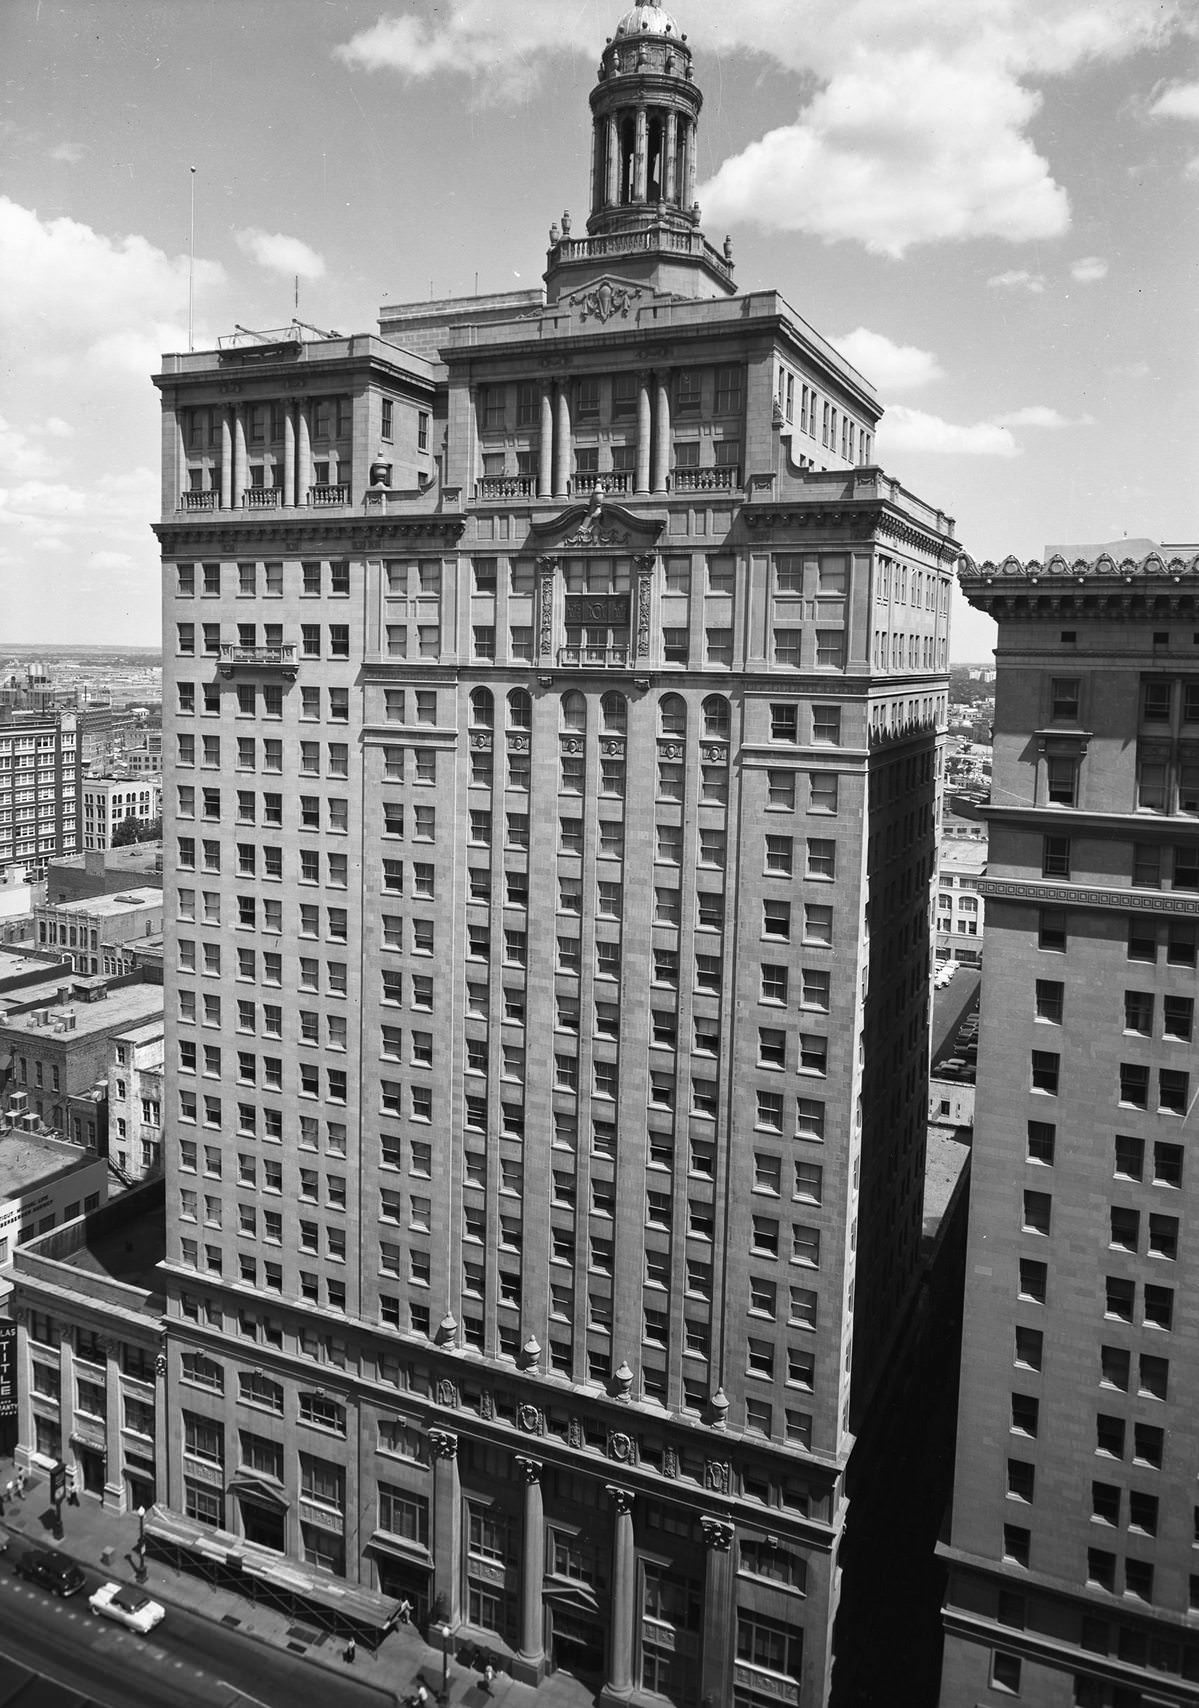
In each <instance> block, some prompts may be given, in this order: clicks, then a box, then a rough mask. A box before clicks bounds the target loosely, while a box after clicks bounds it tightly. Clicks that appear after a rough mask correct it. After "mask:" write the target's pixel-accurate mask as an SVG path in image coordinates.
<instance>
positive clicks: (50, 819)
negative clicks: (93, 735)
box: [0, 705, 83, 877]
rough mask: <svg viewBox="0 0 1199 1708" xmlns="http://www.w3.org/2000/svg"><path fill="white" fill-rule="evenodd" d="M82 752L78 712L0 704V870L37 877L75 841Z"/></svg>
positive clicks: (80, 813)
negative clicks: (16, 868)
mask: <svg viewBox="0 0 1199 1708" xmlns="http://www.w3.org/2000/svg"><path fill="white" fill-rule="evenodd" d="M82 785H83V755H82V731H81V727H80V722H79V715H78V714H77V713H76V712H73V711H59V710H54V709H49V710H46V711H36V710H27V709H23V708H19V707H18V708H14V707H12V706H9V705H0V869H3V868H4V867H5V866H8V865H11V864H12V863H13V862H14V861H15V862H19V863H20V864H21V865H23V866H25V867H26V868H27V870H28V871H29V873H30V875H31V876H33V877H40V876H42V874H43V873H44V872H45V869H46V865H47V863H48V861H49V860H50V859H52V858H53V856H54V855H56V854H74V853H75V851H76V849H77V848H78V846H79V836H80V826H81V822H82V817H83V810H82Z"/></svg>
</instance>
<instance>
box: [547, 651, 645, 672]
mask: <svg viewBox="0 0 1199 1708" xmlns="http://www.w3.org/2000/svg"><path fill="white" fill-rule="evenodd" d="M558 663H559V664H560V665H563V666H569V667H570V668H571V669H578V668H580V667H584V668H589V669H596V670H625V669H627V668H628V663H629V649H628V647H627V646H560V647H559V648H558Z"/></svg>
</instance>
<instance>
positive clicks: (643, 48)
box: [546, 0, 736, 302]
mask: <svg viewBox="0 0 1199 1708" xmlns="http://www.w3.org/2000/svg"><path fill="white" fill-rule="evenodd" d="M703 100H704V98H703V96H702V94H701V93H700V91H699V88H698V87H697V85H696V83H695V81H694V73H693V70H692V65H691V49H690V48H689V47H688V45H687V37H686V36H685V35H684V34H683V32H682V31H681V30H680V29H679V26H678V24H677V22H676V21H675V19H674V17H673V15H672V14H671V13H670V12H668V11H667V10H666V8H665V7H664V6H660V5H658V4H657V3H656V0H637V4H636V5H635V6H631V7H629V9H628V10H627V11H626V12H625V14H624V16H623V17H622V18H621V20H620V22H619V23H618V24H617V26H616V33H615V34H614V35H611V36H609V37H608V40H607V43H606V44H605V47H604V51H603V55H602V57H601V60H600V66H599V75H598V79H597V81H596V85H595V88H594V89H593V90H592V91H591V114H592V146H591V211H590V214H589V215H588V218H587V233H588V235H587V237H586V238H582V239H580V238H574V237H572V236H571V235H570V228H569V222H565V221H564V224H565V229H564V231H563V233H562V235H561V237H559V235H558V231H557V228H556V227H555V228H554V231H553V232H552V233H551V236H550V241H551V249H550V254H549V266H548V269H547V272H546V285H547V289H548V292H549V300H550V301H551V302H554V301H556V300H557V298H558V296H559V294H560V293H561V291H562V290H563V289H564V288H565V287H566V286H567V285H571V286H573V285H575V284H578V283H582V282H583V280H584V275H585V274H591V273H595V272H596V271H597V264H598V263H603V264H604V266H606V267H607V268H608V270H609V271H619V273H620V275H621V277H622V278H625V279H627V278H629V277H631V276H633V275H638V276H640V275H641V274H643V273H644V275H645V277H646V282H647V283H651V282H652V283H653V284H654V286H655V288H657V289H663V290H671V291H676V292H679V293H681V294H682V295H685V296H727V295H731V294H733V292H734V291H735V290H736V287H735V285H734V284H733V280H732V265H731V262H730V260H729V258H728V255H727V253H726V254H725V255H724V256H721V255H719V254H717V252H716V251H715V250H713V249H712V247H711V245H710V244H708V243H707V242H706V240H705V239H704V236H703V233H702V232H701V231H700V229H699V208H698V206H697V205H696V201H695V178H696V126H697V123H698V120H699V113H700V108H701V107H702V106H703Z"/></svg>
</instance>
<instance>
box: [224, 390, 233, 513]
mask: <svg viewBox="0 0 1199 1708" xmlns="http://www.w3.org/2000/svg"><path fill="white" fill-rule="evenodd" d="M232 504H233V426H232V423H231V422H230V419H229V411H228V409H222V410H221V509H222V510H228V509H230V508H231V506H232Z"/></svg>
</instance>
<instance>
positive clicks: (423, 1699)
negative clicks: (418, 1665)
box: [412, 1684, 429, 1708]
mask: <svg viewBox="0 0 1199 1708" xmlns="http://www.w3.org/2000/svg"><path fill="white" fill-rule="evenodd" d="M412 1700H413V1703H414V1704H415V1708H429V1692H428V1691H427V1690H426V1689H425V1687H424V1685H423V1684H418V1685H417V1687H416V1695H415V1696H414V1697H413V1698H412Z"/></svg>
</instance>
